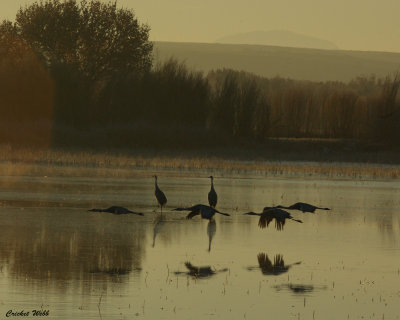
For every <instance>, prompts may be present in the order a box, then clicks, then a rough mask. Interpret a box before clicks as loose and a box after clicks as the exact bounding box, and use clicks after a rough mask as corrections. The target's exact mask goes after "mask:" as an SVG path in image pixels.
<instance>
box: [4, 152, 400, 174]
mask: <svg viewBox="0 0 400 320" xmlns="http://www.w3.org/2000/svg"><path fill="white" fill-rule="evenodd" d="M0 167H1V172H2V173H3V175H11V176H18V175H48V176H51V175H68V176H70V175H73V176H85V175H87V174H88V170H89V171H90V175H96V176H100V177H129V176H132V175H137V172H138V171H139V170H141V169H142V170H146V171H148V170H152V171H162V170H171V169H172V170H179V171H181V172H182V174H185V175H195V174H196V172H198V171H218V172H221V173H224V172H225V173H229V174H230V175H232V174H233V175H235V174H238V175H243V174H246V175H257V176H260V175H261V176H282V177H302V178H329V179H341V178H350V179H398V178H399V177H400V167H399V166H396V165H381V164H360V163H324V162H296V161H290V162H282V161H261V160H257V161H243V160H227V159H225V158H222V157H207V156H204V157H201V156H197V157H189V156H187V155H186V156H185V155H184V154H183V155H170V156H168V155H161V156H160V155H156V154H155V153H153V154H151V153H147V154H146V153H143V154H139V153H138V154H122V153H121V154H110V153H93V152H72V151H69V152H67V151H55V150H48V149H46V150H37V149H36V150H35V149H18V150H16V149H13V148H11V147H8V146H0ZM132 169H135V170H132Z"/></svg>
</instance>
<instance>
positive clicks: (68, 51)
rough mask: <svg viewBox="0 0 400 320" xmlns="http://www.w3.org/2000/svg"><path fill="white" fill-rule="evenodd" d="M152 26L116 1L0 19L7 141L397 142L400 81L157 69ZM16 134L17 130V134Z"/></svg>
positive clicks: (51, 4)
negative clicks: (297, 78) (345, 80)
mask: <svg viewBox="0 0 400 320" xmlns="http://www.w3.org/2000/svg"><path fill="white" fill-rule="evenodd" d="M149 31H150V28H149V27H148V26H147V25H144V24H141V23H139V22H138V20H137V19H136V17H135V15H134V12H133V11H131V10H128V9H121V8H118V6H117V3H116V2H109V3H103V2H101V1H98V0H81V1H79V2H78V1H75V0H70V1H60V0H45V1H40V2H36V3H34V4H32V5H29V6H26V7H24V8H21V9H20V10H19V11H18V12H17V14H16V18H15V22H10V21H3V23H2V24H0V143H2V142H6V143H15V144H20V143H25V144H31V143H35V144H38V143H39V144H40V141H46V143H44V144H52V145H69V146H75V145H83V146H106V147H110V146H114V147H131V146H135V145H150V146H167V147H168V146H188V145H194V146H198V145H202V144H214V145H218V144H221V143H232V144H235V143H238V142H251V141H261V142H262V141H264V140H265V139H266V138H271V137H272V138H304V137H305V138H340V139H342V138H345V139H378V140H380V141H391V142H392V143H394V144H396V143H397V140H398V138H400V129H399V128H400V126H399V121H400V106H399V98H398V89H399V85H400V77H399V75H398V74H397V75H395V76H394V77H388V78H387V79H376V78H374V77H360V78H357V79H354V80H353V81H351V82H350V83H340V82H326V83H320V82H310V81H294V80H290V79H282V78H273V79H266V78H261V77H257V76H255V75H252V74H248V73H244V72H238V71H233V70H216V71H212V72H210V73H209V74H208V75H206V76H205V75H203V74H202V73H200V72H196V71H192V70H189V69H188V68H187V67H186V66H185V65H184V64H183V63H180V62H178V61H175V60H173V59H171V60H169V61H165V62H163V63H160V64H157V65H155V66H153V57H152V48H153V46H152V43H151V42H150V41H149ZM16 128H18V130H16Z"/></svg>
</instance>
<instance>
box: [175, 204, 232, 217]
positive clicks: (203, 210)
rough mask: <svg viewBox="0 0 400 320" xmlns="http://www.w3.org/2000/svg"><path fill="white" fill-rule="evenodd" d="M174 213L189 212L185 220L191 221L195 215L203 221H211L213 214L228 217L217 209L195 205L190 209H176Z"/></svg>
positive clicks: (227, 214)
mask: <svg viewBox="0 0 400 320" xmlns="http://www.w3.org/2000/svg"><path fill="white" fill-rule="evenodd" d="M174 210H175V211H190V213H189V214H188V215H187V216H186V219H192V218H193V217H195V216H197V215H199V214H200V215H201V217H202V218H203V219H208V220H211V219H213V217H214V214H215V213H219V214H222V215H224V216H230V214H229V213H224V212H220V211H218V210H217V209H215V208H213V207H210V206H207V205H205V204H196V205H194V206H192V207H187V208H176V209H174Z"/></svg>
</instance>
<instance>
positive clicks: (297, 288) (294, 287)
mask: <svg viewBox="0 0 400 320" xmlns="http://www.w3.org/2000/svg"><path fill="white" fill-rule="evenodd" d="M274 288H275V289H276V290H277V291H281V290H290V291H292V292H293V293H295V294H306V293H310V292H312V291H314V289H315V288H314V286H313V285H307V284H293V283H287V284H280V285H277V286H275V287H274Z"/></svg>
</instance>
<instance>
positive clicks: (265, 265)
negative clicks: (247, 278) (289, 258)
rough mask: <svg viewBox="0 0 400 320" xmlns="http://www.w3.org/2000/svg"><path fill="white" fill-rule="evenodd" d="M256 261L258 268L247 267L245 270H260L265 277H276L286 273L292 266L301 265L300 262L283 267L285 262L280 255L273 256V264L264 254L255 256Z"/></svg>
mask: <svg viewBox="0 0 400 320" xmlns="http://www.w3.org/2000/svg"><path fill="white" fill-rule="evenodd" d="M257 260H258V266H255V267H248V268H247V269H248V270H257V269H260V270H261V272H262V274H263V275H265V276H278V275H280V274H283V273H286V272H288V271H289V269H290V268H291V267H292V266H294V265H297V264H300V263H301V261H299V262H295V263H292V264H289V265H285V261H284V260H283V256H282V255H281V254H277V255H275V257H274V263H272V262H271V260H270V259H269V257H268V255H267V254H266V253H259V254H258V255H257Z"/></svg>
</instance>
